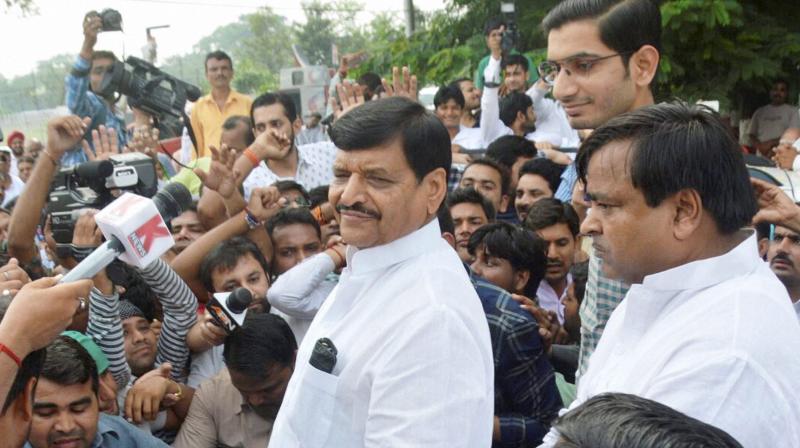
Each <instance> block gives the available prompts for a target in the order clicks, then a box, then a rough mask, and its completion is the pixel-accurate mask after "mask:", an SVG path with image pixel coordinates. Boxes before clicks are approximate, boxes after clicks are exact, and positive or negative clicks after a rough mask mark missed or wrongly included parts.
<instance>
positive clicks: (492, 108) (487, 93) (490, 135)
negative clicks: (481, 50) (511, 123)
mask: <svg viewBox="0 0 800 448" xmlns="http://www.w3.org/2000/svg"><path fill="white" fill-rule="evenodd" d="M483 73H484V75H483V76H484V79H485V80H486V81H487V82H499V81H500V61H499V60H497V59H494V58H493V57H491V56H489V64H487V65H486V70H484V72H483ZM499 90H500V89H499V87H488V86H484V88H483V95H481V139H482V140H483V147H484V148H486V147H488V146H489V145H490V144H491V143H492V142H493V141H495V140H497V139H498V138H500V137H502V136H504V135H509V134H513V132H511V129H509V128H508V126H506V125H505V123H503V122H502V121H501V120H500V97H499Z"/></svg>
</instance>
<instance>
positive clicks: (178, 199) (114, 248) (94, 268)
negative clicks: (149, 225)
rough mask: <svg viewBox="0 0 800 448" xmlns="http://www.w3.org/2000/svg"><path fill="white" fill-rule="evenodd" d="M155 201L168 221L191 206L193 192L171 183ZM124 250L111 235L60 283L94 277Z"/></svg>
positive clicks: (154, 198)
mask: <svg viewBox="0 0 800 448" xmlns="http://www.w3.org/2000/svg"><path fill="white" fill-rule="evenodd" d="M153 203H155V205H156V208H157V209H158V213H159V214H160V215H161V217H162V218H163V219H164V221H165V222H168V221H170V220H172V219H173V218H175V217H176V216H178V215H180V214H181V213H183V211H184V210H186V209H188V208H189V206H190V205H191V204H192V194H191V193H190V192H189V190H188V189H187V188H186V187H185V186H183V185H182V184H179V183H169V184H167V185H166V186H165V187H164V188H162V189H161V190H159V191H158V192H157V193H156V194H155V196H153ZM112 204H113V203H112ZM124 252H125V247H124V246H123V244H122V243H121V242H120V241H119V240H118V239H117V238H116V237H114V236H111V237H110V238H108V240H107V241H106V242H105V243H103V244H102V245H100V246H99V247H98V248H97V249H95V250H94V251H92V253H91V254H89V255H88V256H87V257H86V258H84V259H83V261H81V262H80V263H78V265H77V266H75V268H73V269H72V270H71V271H69V272H68V273H67V274H66V275H65V276H64V277H62V278H61V281H60V283H66V282H73V281H76V280H80V279H84V278H92V277H94V275H95V274H97V273H98V272H100V270H101V269H103V268H105V267H106V266H108V265H109V264H111V262H112V261H114V259H115V258H117V257H118V256H119V255H120V254H122V253H124Z"/></svg>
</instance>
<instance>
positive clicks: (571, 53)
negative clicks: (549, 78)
mask: <svg viewBox="0 0 800 448" xmlns="http://www.w3.org/2000/svg"><path fill="white" fill-rule="evenodd" d="M612 52H613V50H611V49H610V48H608V46H606V45H605V44H604V43H603V41H602V39H601V38H600V28H599V27H598V25H597V21H595V20H579V21H575V22H569V23H566V24H564V25H562V26H561V27H559V28H556V29H553V30H551V31H550V33H549V34H548V35H547V59H548V60H551V61H557V60H562V59H567V58H572V57H579V56H605V55H607V54H610V53H612Z"/></svg>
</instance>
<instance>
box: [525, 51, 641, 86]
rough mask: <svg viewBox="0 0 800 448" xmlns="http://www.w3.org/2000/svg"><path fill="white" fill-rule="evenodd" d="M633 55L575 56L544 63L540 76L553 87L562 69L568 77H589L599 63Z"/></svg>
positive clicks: (540, 68) (628, 52)
mask: <svg viewBox="0 0 800 448" xmlns="http://www.w3.org/2000/svg"><path fill="white" fill-rule="evenodd" d="M631 53H634V52H633V51H625V52H622V53H614V54H610V55H608V56H600V57H584V56H573V57H571V58H566V59H563V60H561V61H544V62H542V63H541V64H539V67H538V69H539V76H541V77H542V79H543V80H544V82H546V83H548V84H550V85H553V84H554V83H555V82H556V77H557V76H558V74H559V73H560V72H561V69H562V68H563V69H564V72H565V73H566V74H567V76H572V75H573V74H575V75H578V76H588V75H589V72H590V71H592V68H593V67H594V65H595V64H597V63H598V62H600V61H604V60H606V59H611V58H613V57H616V56H626V55H628V54H631Z"/></svg>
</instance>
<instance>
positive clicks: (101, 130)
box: [81, 124, 119, 160]
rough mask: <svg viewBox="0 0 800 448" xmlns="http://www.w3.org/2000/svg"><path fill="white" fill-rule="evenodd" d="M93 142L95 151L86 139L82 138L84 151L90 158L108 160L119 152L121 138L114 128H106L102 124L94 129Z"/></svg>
mask: <svg viewBox="0 0 800 448" xmlns="http://www.w3.org/2000/svg"><path fill="white" fill-rule="evenodd" d="M92 144H93V145H94V152H92V148H90V147H89V143H87V142H86V140H81V146H82V147H83V153H84V154H86V158H87V159H88V160H108V159H109V158H110V157H111V156H113V155H114V154H119V140H118V138H117V131H116V129H114V128H106V127H105V126H104V125H102V124H101V125H100V126H98V128H97V129H94V130H92Z"/></svg>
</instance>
